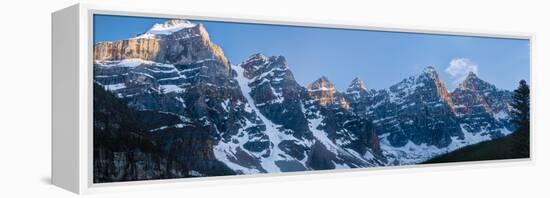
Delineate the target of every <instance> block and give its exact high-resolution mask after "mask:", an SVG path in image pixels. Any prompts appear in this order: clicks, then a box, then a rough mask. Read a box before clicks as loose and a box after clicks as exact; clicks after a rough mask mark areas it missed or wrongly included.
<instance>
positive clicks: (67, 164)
mask: <svg viewBox="0 0 550 198" xmlns="http://www.w3.org/2000/svg"><path fill="white" fill-rule="evenodd" d="M94 14H112V15H123V16H144V17H162V18H185V19H195V20H214V21H227V22H246V23H260V24H278V25H296V26H311V27H328V28H345V29H359V30H379V31H392V32H412V33H428V34H444V35H461V36H479V37H494V38H511V39H527V40H529V43H530V48H531V50H532V49H533V44H534V40H535V35H534V34H530V33H515V32H514V33H507V32H505V33H502V32H492V31H484V30H462V29H445V28H433V27H429V28H424V27H412V26H411V27H397V26H392V25H383V24H375V25H372V26H370V25H368V24H354V23H349V22H342V21H327V20H323V21H320V20H312V19H286V18H270V17H258V16H246V15H239V16H227V15H224V14H216V13H194V12H189V11H174V10H138V9H128V8H121V7H103V6H98V5H92V4H77V5H74V6H71V7H68V8H65V9H62V10H59V11H57V12H55V13H53V14H52V183H53V184H54V185H56V186H59V187H61V188H64V189H66V190H69V191H71V192H74V193H78V194H86V193H94V192H105V191H123V190H135V189H154V188H182V187H194V186H205V185H218V184H222V185H223V184H231V183H234V182H243V183H246V182H250V183H256V182H261V181H264V182H265V181H284V180H285V179H287V178H290V177H291V178H293V179H296V178H302V179H315V178H328V177H334V176H350V175H351V174H360V175H364V174H377V172H379V170H388V171H394V172H396V171H399V172H403V171H418V167H420V168H422V167H434V166H438V167H439V166H443V167H448V168H453V167H454V168H460V167H463V166H460V165H465V164H466V165H467V166H468V167H473V166H478V167H481V166H488V165H494V164H499V163H502V162H511V163H515V164H530V163H533V147H534V146H533V143H534V141H532V140H533V136H534V135H533V130H531V157H530V158H528V159H517V160H498V161H491V162H460V163H452V164H453V165H457V166H449V164H432V165H415V166H412V167H415V168H412V167H411V166H393V167H377V168H368V169H363V168H360V169H346V170H327V171H307V172H294V173H277V174H260V175H239V176H224V177H205V178H182V179H170V180H151V181H132V182H119V183H105V184H94V183H93V182H92V176H93V175H92V161H93V159H92V146H93V143H92V139H93V138H92V132H93V130H92V124H91V123H92V122H93V120H92V108H93V107H92V101H91V98H92V94H93V93H92V90H93V89H92V83H91V82H92V78H93V77H92V68H93V60H92V58H93V31H92V30H93V29H92V25H93V15H94ZM530 54H531V56H532V55H533V53H532V51H531V53H530ZM531 60H532V57H531ZM531 64H532V63H531ZM530 68H532V67H531V65H530ZM530 71H532V70H531V69H530ZM532 92H533V91H532ZM531 114H532V112H531ZM531 123H533V119H532V120H531ZM327 173H329V174H327ZM346 173H348V174H346ZM283 176H284V177H283Z"/></svg>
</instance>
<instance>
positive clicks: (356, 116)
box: [52, 5, 532, 192]
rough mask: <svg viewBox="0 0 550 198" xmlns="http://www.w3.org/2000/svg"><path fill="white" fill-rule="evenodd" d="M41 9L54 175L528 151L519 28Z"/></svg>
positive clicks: (302, 169)
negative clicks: (48, 42)
mask: <svg viewBox="0 0 550 198" xmlns="http://www.w3.org/2000/svg"><path fill="white" fill-rule="evenodd" d="M224 17H226V16H208V15H194V14H186V13H175V12H143V11H142V12H134V11H132V10H117V9H110V8H99V7H93V6H84V5H76V6H73V7H70V8H67V9H64V10H62V11H59V12H56V13H54V14H53V37H52V39H53V40H52V44H53V46H54V47H53V49H54V50H53V55H52V56H53V63H52V64H53V76H52V79H53V80H52V81H53V82H52V84H53V94H52V95H53V99H52V100H53V121H52V122H53V123H52V125H53V129H52V130H53V142H52V146H53V148H52V150H53V154H52V155H53V156H52V166H53V170H52V172H53V173H52V174H53V178H52V179H53V183H54V184H56V185H59V186H61V187H63V188H66V189H69V190H71V191H73V192H88V191H93V190H97V189H99V190H100V189H102V188H103V187H107V186H113V185H115V186H116V185H120V184H134V183H139V184H149V183H152V182H157V181H164V182H181V181H197V180H202V179H206V178H215V179H223V178H240V177H243V176H246V175H248V176H260V175H268V176H269V175H271V176H273V175H285V174H306V173H319V172H327V171H347V170H369V169H373V168H382V167H383V168H391V167H402V166H413V167H414V166H422V165H425V164H432V165H434V164H446V163H450V162H486V161H492V160H508V161H509V160H518V159H519V160H529V159H530V157H531V155H530V148H531V146H530V127H529V126H530V100H529V99H530V93H531V91H530V89H529V86H530V64H531V61H530V60H531V59H530V58H531V51H530V49H531V44H532V42H531V41H532V36H531V35H519V34H510V35H508V34H493V33H475V32H457V31H446V30H414V29H399V28H395V27H368V26H355V25H350V24H323V23H318V22H307V21H282V20H281V21H279V20H272V19H261V18H257V19H250V18H249V19H247V18H229V17H228V18H224Z"/></svg>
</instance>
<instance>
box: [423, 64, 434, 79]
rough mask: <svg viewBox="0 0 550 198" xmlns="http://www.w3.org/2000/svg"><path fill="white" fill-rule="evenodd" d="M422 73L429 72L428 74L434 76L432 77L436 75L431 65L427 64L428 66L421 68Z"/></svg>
mask: <svg viewBox="0 0 550 198" xmlns="http://www.w3.org/2000/svg"><path fill="white" fill-rule="evenodd" d="M422 73H424V74H429V75H431V76H434V77H435V75H437V71H436V70H435V68H434V67H432V66H428V67H426V68H424V70H422Z"/></svg>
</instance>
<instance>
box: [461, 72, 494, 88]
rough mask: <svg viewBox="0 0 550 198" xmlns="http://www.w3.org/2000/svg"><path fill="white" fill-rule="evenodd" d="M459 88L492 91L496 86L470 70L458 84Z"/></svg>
mask: <svg viewBox="0 0 550 198" xmlns="http://www.w3.org/2000/svg"><path fill="white" fill-rule="evenodd" d="M458 88H459V89H469V90H472V91H479V92H487V91H494V90H496V87H495V86H494V85H493V84H491V83H488V82H486V81H484V80H482V79H481V78H479V77H478V76H477V74H475V73H474V72H470V73H469V74H468V76H467V77H466V78H465V79H464V81H462V83H460V84H459V85H458Z"/></svg>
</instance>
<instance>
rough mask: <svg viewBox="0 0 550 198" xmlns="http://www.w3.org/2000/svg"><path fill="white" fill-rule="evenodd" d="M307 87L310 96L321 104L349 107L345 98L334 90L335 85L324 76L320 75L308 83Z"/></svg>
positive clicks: (346, 108)
mask: <svg viewBox="0 0 550 198" xmlns="http://www.w3.org/2000/svg"><path fill="white" fill-rule="evenodd" d="M307 89H308V92H309V95H310V97H312V98H313V99H314V100H316V101H318V102H319V105H321V106H328V105H338V106H340V107H342V108H344V109H345V110H348V109H349V104H348V102H347V101H346V99H345V98H344V97H343V96H342V95H341V94H340V93H338V92H337V91H336V87H335V86H334V84H333V83H332V82H331V81H330V80H329V79H328V78H327V77H326V76H321V77H320V78H319V79H317V80H316V81H314V82H313V83H311V84H309V85H308V87H307Z"/></svg>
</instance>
